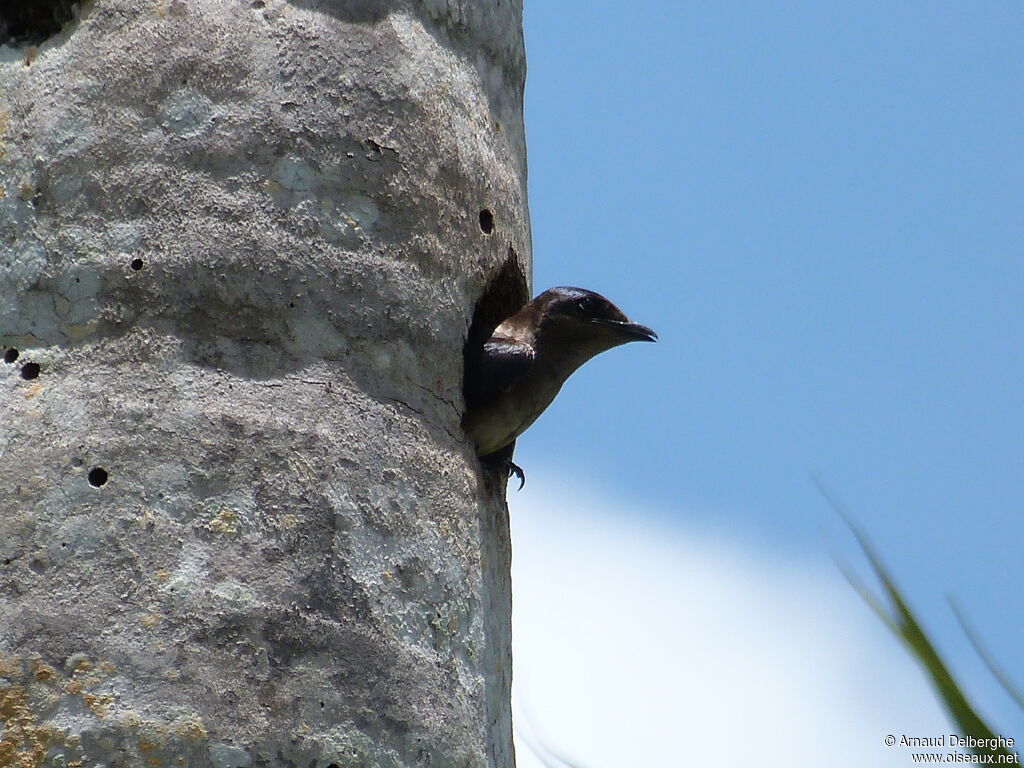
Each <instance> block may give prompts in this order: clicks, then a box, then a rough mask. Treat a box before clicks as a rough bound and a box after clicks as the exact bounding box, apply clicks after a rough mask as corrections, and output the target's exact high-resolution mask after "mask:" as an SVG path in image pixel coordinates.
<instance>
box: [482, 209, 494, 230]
mask: <svg viewBox="0 0 1024 768" xmlns="http://www.w3.org/2000/svg"><path fill="white" fill-rule="evenodd" d="M480 231H481V232H483V233H484V234H485V235H489V234H491V232H493V231H494V214H493V213H491V212H490V211H489V210H488V209H487V208H484V209H483V210H482V211H480Z"/></svg>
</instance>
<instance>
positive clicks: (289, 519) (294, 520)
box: [281, 515, 299, 531]
mask: <svg viewBox="0 0 1024 768" xmlns="http://www.w3.org/2000/svg"><path fill="white" fill-rule="evenodd" d="M298 524H299V516H298V515H281V527H282V528H284V529H285V530H289V531H290V530H291V529H292V528H294V527H295V526H297V525H298Z"/></svg>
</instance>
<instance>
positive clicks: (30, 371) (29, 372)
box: [21, 363, 39, 379]
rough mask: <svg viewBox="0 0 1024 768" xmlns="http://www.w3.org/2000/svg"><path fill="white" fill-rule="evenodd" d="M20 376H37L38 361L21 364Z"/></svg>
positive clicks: (24, 377) (26, 377)
mask: <svg viewBox="0 0 1024 768" xmlns="http://www.w3.org/2000/svg"><path fill="white" fill-rule="evenodd" d="M21 378H23V379H36V378H39V363H25V364H24V365H23V366H21Z"/></svg>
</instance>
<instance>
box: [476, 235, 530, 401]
mask: <svg viewBox="0 0 1024 768" xmlns="http://www.w3.org/2000/svg"><path fill="white" fill-rule="evenodd" d="M529 300H530V289H529V286H528V285H527V284H526V273H525V272H524V271H523V265H522V264H521V263H520V261H519V254H518V253H516V249H515V248H513V247H512V244H511V243H509V246H508V255H507V256H506V258H505V263H504V264H502V266H501V269H500V270H499V271H498V273H497V274H496V275H495V276H494V277H492V278H491V281H490V282H489V283H488V284H487V289H486V290H485V291H484V293H483V295H482V296H481V297H480V299H479V300H478V301H477V303H476V306H475V307H474V308H473V321H472V322H471V323H470V326H469V335H468V336H467V337H466V344H465V346H464V347H463V350H462V354H463V362H464V368H463V373H464V375H463V380H462V394H463V396H464V397H465V399H466V405H467V406H469V407H472V406H473V405H474V404H475V403H476V402H477V401H478V399H479V398H478V393H477V392H476V391H475V390H474V387H473V383H474V382H475V381H476V376H475V375H474V372H475V369H476V365H477V361H478V360H479V359H480V352H481V351H482V350H483V347H484V343H485V342H486V341H487V339H489V338H490V337H491V334H492V333H494V329H495V328H497V327H498V324H499V323H500V322H501V321H502V320H504V319H505V318H506V317H510V316H511V315H514V314H515V313H516V312H518V311H519V309H520V307H522V306H523V305H524V304H525V303H526V302H528V301H529Z"/></svg>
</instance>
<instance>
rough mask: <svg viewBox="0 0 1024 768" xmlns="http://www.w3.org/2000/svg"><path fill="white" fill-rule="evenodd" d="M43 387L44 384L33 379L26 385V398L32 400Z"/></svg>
mask: <svg viewBox="0 0 1024 768" xmlns="http://www.w3.org/2000/svg"><path fill="white" fill-rule="evenodd" d="M42 388H43V385H42V384H40V383H39V382H38V381H33V382H32V383H31V384H29V385H28V386H27V387H25V399H26V400H30V399H31V398H33V397H35V396H36V395H38V394H39V391H40V390H41V389H42Z"/></svg>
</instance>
